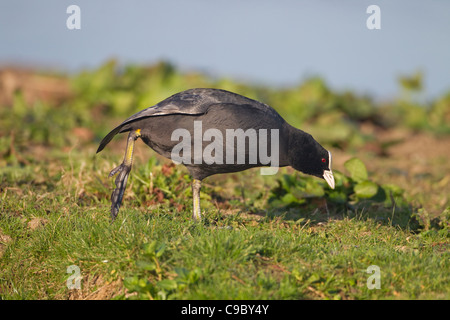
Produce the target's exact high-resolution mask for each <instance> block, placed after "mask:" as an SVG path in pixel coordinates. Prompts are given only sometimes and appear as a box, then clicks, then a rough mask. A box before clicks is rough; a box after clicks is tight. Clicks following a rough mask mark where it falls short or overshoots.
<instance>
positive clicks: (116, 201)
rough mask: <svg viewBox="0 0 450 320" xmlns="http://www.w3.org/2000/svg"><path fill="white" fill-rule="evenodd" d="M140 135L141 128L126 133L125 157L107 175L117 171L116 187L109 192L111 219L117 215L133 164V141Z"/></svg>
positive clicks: (111, 175) (110, 175)
mask: <svg viewBox="0 0 450 320" xmlns="http://www.w3.org/2000/svg"><path fill="white" fill-rule="evenodd" d="M140 136H141V129H137V130H134V131H131V132H130V134H129V135H128V141H127V149H126V151H125V157H124V159H123V162H122V164H121V165H120V166H118V167H117V168H115V169H113V170H112V171H111V173H110V174H109V177H110V178H111V177H113V176H114V175H115V174H117V173H119V175H118V176H117V178H116V181H115V182H116V188H115V189H114V191H113V193H112V194H111V220H112V221H114V219H115V218H116V217H117V214H118V213H119V208H120V204H121V203H122V198H123V194H124V192H125V187H126V186H127V181H128V175H129V174H130V171H131V165H132V164H133V150H134V142H135V141H136V139H137V138H139V137H140Z"/></svg>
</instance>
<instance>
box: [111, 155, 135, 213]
mask: <svg viewBox="0 0 450 320" xmlns="http://www.w3.org/2000/svg"><path fill="white" fill-rule="evenodd" d="M130 171H131V166H130V165H126V164H125V163H122V164H121V165H120V166H118V167H117V168H114V169H113V170H112V171H111V173H110V174H109V177H113V176H114V175H116V174H117V173H119V175H118V176H117V177H116V181H115V183H116V188H115V189H114V191H113V192H112V194H111V219H112V220H113V221H114V219H115V218H116V217H117V214H118V213H119V208H120V204H121V203H122V198H123V194H124V193H125V187H126V186H127V181H128V175H129V173H130Z"/></svg>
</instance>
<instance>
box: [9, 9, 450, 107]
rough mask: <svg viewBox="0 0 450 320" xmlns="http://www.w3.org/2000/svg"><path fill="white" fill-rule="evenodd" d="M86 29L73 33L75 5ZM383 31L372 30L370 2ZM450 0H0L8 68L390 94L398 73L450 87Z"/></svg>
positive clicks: (430, 93) (439, 90)
mask: <svg viewBox="0 0 450 320" xmlns="http://www.w3.org/2000/svg"><path fill="white" fill-rule="evenodd" d="M72 4H75V5H78V6H79V7H80V9H81V29H80V30H69V29H68V28H67V27H66V20H67V18H68V17H69V14H67V13H66V9H67V7H68V6H69V5H72ZM371 4H375V5H378V6H379V7H380V9H381V29H380V30H369V29H368V28H367V27H366V20H367V18H368V17H369V16H370V14H368V13H366V9H367V7H368V6H369V5H371ZM449 17H450V1H445V0H428V1H423V0H422V1H418V0H396V1H386V0H384V1H376V0H371V1H365V0H343V1H332V0H329V1H325V0H305V1H301V0H296V1H295V0H291V1H289V0H280V1H264V0H259V1H258V0H241V1H237V0H228V1H211V0H209V1H208V0H166V1H139V0H132V1H117V0H110V1H104V0H103V1H86V0H83V1H80V0H71V1H66V0H44V1H23V0H2V1H1V2H0V65H7V64H8V63H14V64H16V65H21V64H23V65H27V66H34V65H36V66H40V67H51V68H53V69H60V70H63V71H69V72H72V71H78V70H80V69H82V68H96V67H98V66H99V65H100V64H102V63H104V62H105V61H106V60H107V59H110V58H117V59H118V60H119V61H120V62H121V63H123V64H125V63H142V64H150V63H154V62H156V61H159V60H161V59H165V60H168V61H170V62H172V63H174V64H175V65H176V66H178V67H179V68H180V69H181V70H197V71H201V72H205V73H207V74H210V75H213V76H217V77H230V78H233V79H237V80H240V81H246V82H250V83H262V84H268V85H274V86H283V85H295V84H298V83H300V82H301V81H302V80H303V79H305V78H307V77H310V76H321V77H323V78H324V79H325V81H326V82H327V83H328V84H329V85H330V86H331V87H332V88H335V89H337V90H345V89H350V90H355V91H357V92H359V93H364V94H366V93H367V94H370V95H372V96H373V97H375V98H380V99H386V98H390V97H392V96H394V95H396V94H398V93H399V85H398V81H397V79H398V76H399V75H408V74H413V73H414V72H416V71H421V72H423V73H424V76H425V78H424V80H425V96H426V97H428V98H432V97H435V96H438V95H442V94H444V93H445V92H447V91H448V90H450V19H449Z"/></svg>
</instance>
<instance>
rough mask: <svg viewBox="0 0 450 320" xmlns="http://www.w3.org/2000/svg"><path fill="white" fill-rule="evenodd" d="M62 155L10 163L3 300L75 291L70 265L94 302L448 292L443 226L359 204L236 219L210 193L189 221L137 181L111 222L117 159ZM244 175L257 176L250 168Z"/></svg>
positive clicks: (2, 223) (3, 222)
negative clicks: (402, 221)
mask: <svg viewBox="0 0 450 320" xmlns="http://www.w3.org/2000/svg"><path fill="white" fill-rule="evenodd" d="M61 161H62V166H61V167H60V169H59V170H60V171H58V170H56V169H55V170H54V172H53V173H52V171H53V169H51V167H50V168H49V167H48V168H47V170H42V167H41V166H37V168H40V169H41V170H29V168H28V169H25V168H23V170H20V169H19V168H15V170H11V172H10V175H11V176H7V175H6V174H5V175H4V176H3V177H4V181H3V183H5V182H6V181H12V180H9V179H14V181H16V184H18V185H20V188H13V187H10V188H8V187H7V188H6V190H4V191H3V195H2V202H1V206H0V210H1V211H0V212H1V214H0V230H1V236H2V239H7V240H3V241H2V247H1V248H2V252H3V254H2V257H1V261H0V267H1V276H0V297H1V298H2V299H67V298H70V297H73V295H74V294H75V293H74V292H75V291H77V290H76V289H72V290H69V289H68V288H67V285H66V281H67V279H68V278H69V276H70V275H71V274H68V273H67V268H68V267H69V266H71V265H75V266H78V267H79V268H80V271H81V276H82V277H83V278H82V281H81V285H82V289H81V290H80V291H79V292H80V294H79V295H78V297H80V295H81V296H83V297H90V298H93V297H96V295H95V294H96V292H97V293H100V292H102V290H101V288H102V287H104V286H110V290H111V291H112V293H110V295H109V296H97V297H99V298H113V297H114V298H116V299H136V298H140V299H448V298H450V288H449V281H450V272H449V270H450V265H449V264H450V263H449V261H450V259H449V250H448V246H449V243H450V242H449V239H448V230H446V229H445V228H444V229H433V228H431V229H428V230H427V231H421V232H413V231H412V230H410V229H408V228H405V227H404V228H402V227H400V226H394V225H392V223H390V222H389V221H387V222H386V221H385V220H379V219H377V214H376V213H374V214H371V213H370V212H364V211H363V210H362V211H355V212H353V211H352V212H349V211H348V212H347V213H338V212H334V213H332V216H331V217H329V218H327V217H326V215H325V216H324V214H323V213H317V211H313V210H309V209H301V208H297V209H292V208H291V209H290V211H287V212H289V214H279V213H276V214H269V211H266V212H265V214H263V213H261V212H259V214H260V215H255V214H248V213H247V212H248V210H246V207H245V206H244V205H241V206H239V205H236V206H237V207H238V208H240V209H241V212H237V213H235V214H229V213H228V211H227V210H222V209H218V208H215V207H214V206H213V205H211V203H210V201H208V199H204V200H202V204H204V207H205V208H207V209H206V210H207V212H206V215H205V217H204V219H203V221H202V222H201V223H194V222H193V221H192V219H191V211H190V207H189V206H188V204H190V198H189V192H187V193H188V194H187V195H184V196H183V197H185V198H184V199H182V200H180V201H181V204H186V207H185V208H184V209H183V210H180V211H178V210H176V209H175V208H174V207H173V205H171V204H170V201H168V202H167V203H165V202H162V203H159V204H157V205H153V206H147V205H146V202H145V201H146V200H145V198H143V199H144V200H134V201H133V198H134V197H138V198H139V196H136V195H135V194H133V192H132V190H139V188H140V185H139V184H138V180H137V179H134V178H131V180H130V184H131V187H130V188H129V189H130V191H129V192H128V193H127V194H128V196H127V197H126V199H125V203H124V205H123V207H122V209H121V211H120V214H119V217H118V219H117V220H116V221H115V222H114V223H112V224H111V222H110V218H109V193H110V190H111V189H110V187H111V186H105V185H104V184H105V183H107V182H108V180H107V179H106V172H107V169H108V168H110V167H113V165H112V164H111V163H108V161H107V160H103V161H102V160H99V161H100V162H101V167H102V169H95V168H96V167H97V168H98V167H100V165H99V164H98V163H96V164H95V167H94V165H93V163H92V162H89V161H86V160H85V157H84V156H82V155H78V157H75V156H74V155H71V156H70V158H66V159H61ZM105 164H107V166H105ZM41 165H42V164H41ZM54 165H55V166H56V167H58V165H57V164H54ZM151 165H154V161H153V162H151V163H149V166H151ZM155 168H156V169H160V168H159V167H158V166H156V167H155ZM35 169H36V167H35ZM147 169H148V167H147ZM147 169H146V167H145V165H144V166H142V169H139V167H138V168H135V170H134V171H137V173H139V172H141V171H140V170H143V171H144V172H145V170H147ZM156 169H155V170H156ZM180 172H181V173H180ZM180 172H179V171H178V169H176V170H174V171H173V172H172V173H170V174H169V175H168V176H163V177H160V176H159V175H158V174H157V173H156V172H155V175H156V177H155V181H163V180H161V179H169V180H171V179H173V180H174V181H175V182H176V181H179V179H181V180H184V179H185V177H184V175H183V174H182V171H180ZM160 175H162V174H160ZM244 175H246V176H245V177H246V179H250V178H251V175H252V173H251V172H250V173H244ZM44 178H45V179H44ZM275 178H276V177H274V179H275ZM278 178H279V177H278ZM254 179H259V177H255V178H254ZM44 180H45V182H44ZM21 181H22V182H21ZM26 181H29V182H26ZM109 182H111V183H112V181H109ZM207 188H208V187H207ZM211 188H212V187H211ZM188 189H189V188H188ZM87 190H90V191H87ZM93 190H96V192H93ZM180 192H181V193H186V192H184V191H181V190H180ZM87 194H89V195H87ZM260 201H263V200H260ZM293 211H296V212H297V215H294V214H293V213H292V212H293ZM276 212H278V211H276ZM261 215H263V216H261ZM317 215H322V219H317ZM32 221H34V222H35V226H33V223H32ZM36 221H38V223H36ZM36 225H37V227H36ZM7 237H9V238H7ZM371 265H376V266H378V267H379V268H380V272H381V288H380V289H372V290H370V289H368V287H367V285H366V284H367V279H368V277H369V276H370V275H371V274H368V273H367V272H366V270H367V268H368V267H369V266H371Z"/></svg>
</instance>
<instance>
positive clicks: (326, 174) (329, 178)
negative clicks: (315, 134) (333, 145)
mask: <svg viewBox="0 0 450 320" xmlns="http://www.w3.org/2000/svg"><path fill="white" fill-rule="evenodd" d="M328 168H329V169H330V170H325V171H324V172H323V178H324V179H325V181H326V182H327V183H328V185H329V186H330V188H331V189H334V176H333V171H331V152H330V151H328Z"/></svg>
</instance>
